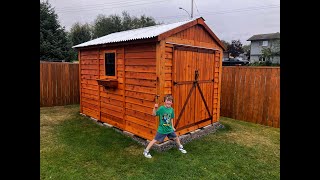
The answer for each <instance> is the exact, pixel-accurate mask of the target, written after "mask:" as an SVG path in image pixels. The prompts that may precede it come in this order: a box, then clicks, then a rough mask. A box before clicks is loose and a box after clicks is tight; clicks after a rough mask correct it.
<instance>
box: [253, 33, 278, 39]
mask: <svg viewBox="0 0 320 180" xmlns="http://www.w3.org/2000/svg"><path fill="white" fill-rule="evenodd" d="M268 39H280V33H279V32H276V33H269V34H256V35H253V36H252V37H250V38H249V39H248V40H247V41H257V40H268Z"/></svg>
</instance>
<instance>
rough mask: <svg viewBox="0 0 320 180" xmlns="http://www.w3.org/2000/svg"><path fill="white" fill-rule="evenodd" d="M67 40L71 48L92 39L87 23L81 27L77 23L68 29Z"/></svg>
mask: <svg viewBox="0 0 320 180" xmlns="http://www.w3.org/2000/svg"><path fill="white" fill-rule="evenodd" d="M69 38H70V40H71V42H72V46H75V45H77V44H81V43H83V42H87V41H90V40H91V38H92V32H91V28H90V25H89V24H88V23H85V24H83V25H82V24H80V23H79V22H77V23H75V24H73V25H72V27H71V29H70V33H69Z"/></svg>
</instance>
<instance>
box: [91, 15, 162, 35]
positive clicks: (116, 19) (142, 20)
mask: <svg viewBox="0 0 320 180" xmlns="http://www.w3.org/2000/svg"><path fill="white" fill-rule="evenodd" d="M156 24H157V23H156V22H155V20H154V19H153V18H152V17H146V16H145V15H142V16H140V17H139V18H137V17H134V16H133V17H131V16H130V15H129V13H127V12H126V11H123V12H122V16H119V15H116V14H115V15H109V16H105V15H101V14H100V15H98V17H97V18H96V19H95V21H94V24H93V38H98V37H101V36H105V35H108V34H111V33H114V32H120V31H126V30H130V29H136V28H142V27H147V26H153V25H156Z"/></svg>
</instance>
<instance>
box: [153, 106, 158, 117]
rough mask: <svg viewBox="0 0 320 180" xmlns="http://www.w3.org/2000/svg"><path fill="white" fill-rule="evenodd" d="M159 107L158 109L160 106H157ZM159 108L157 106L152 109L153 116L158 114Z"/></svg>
mask: <svg viewBox="0 0 320 180" xmlns="http://www.w3.org/2000/svg"><path fill="white" fill-rule="evenodd" d="M157 109H158V108H157ZM157 109H156V108H155V107H154V108H153V110H152V115H153V116H155V115H156V112H157Z"/></svg>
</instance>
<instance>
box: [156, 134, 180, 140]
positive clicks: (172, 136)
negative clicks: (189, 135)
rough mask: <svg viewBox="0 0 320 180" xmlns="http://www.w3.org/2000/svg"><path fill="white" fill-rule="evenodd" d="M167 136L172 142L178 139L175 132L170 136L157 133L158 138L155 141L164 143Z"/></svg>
mask: <svg viewBox="0 0 320 180" xmlns="http://www.w3.org/2000/svg"><path fill="white" fill-rule="evenodd" d="M167 136H168V138H169V139H171V140H174V139H175V138H176V137H177V135H176V133H175V132H172V133H169V134H161V133H159V132H157V134H156V137H155V138H154V139H155V140H157V141H158V142H163V140H164V138H166V137H167Z"/></svg>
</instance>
